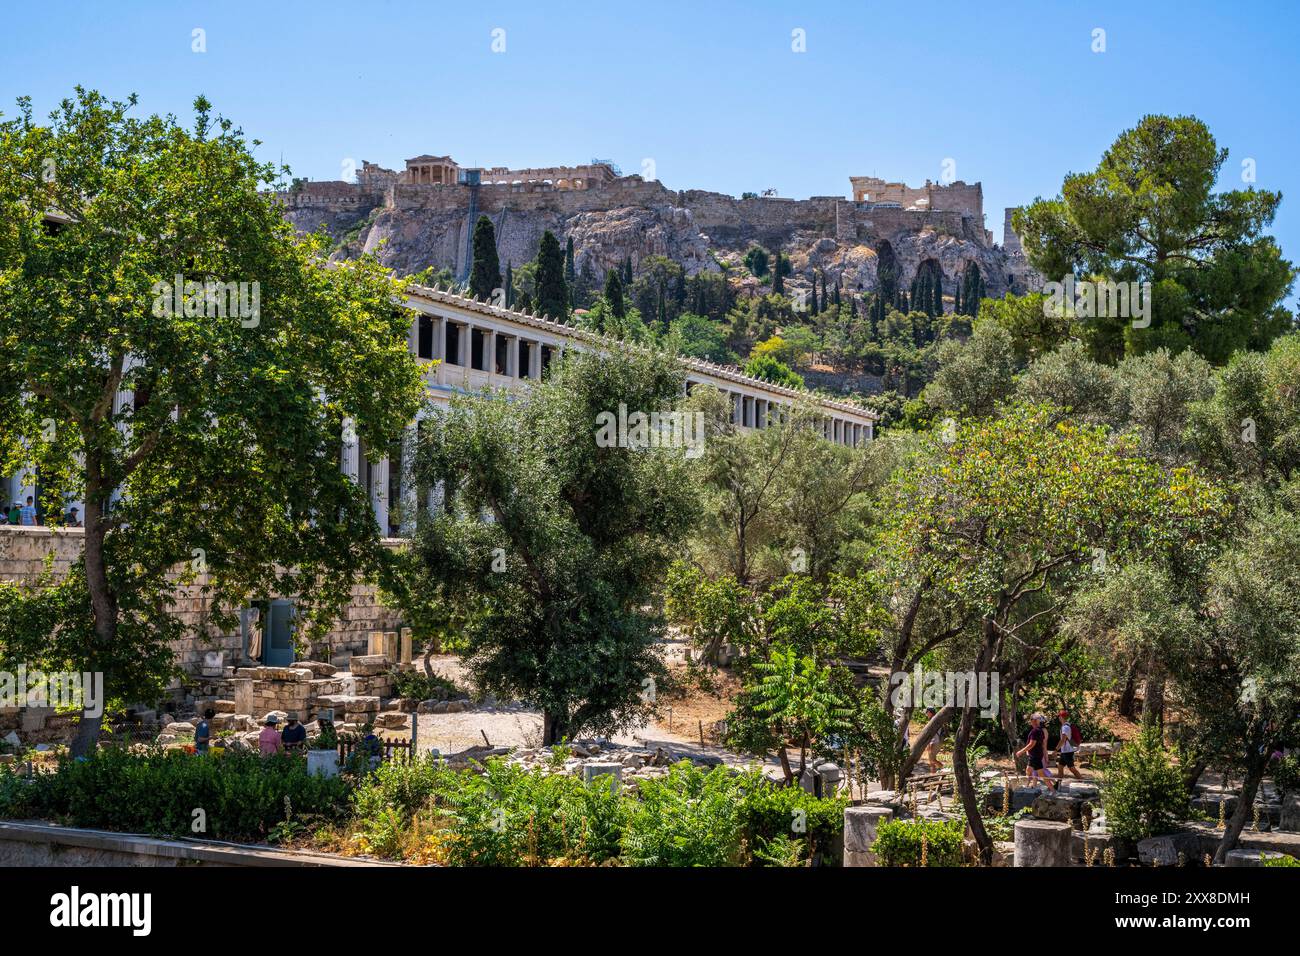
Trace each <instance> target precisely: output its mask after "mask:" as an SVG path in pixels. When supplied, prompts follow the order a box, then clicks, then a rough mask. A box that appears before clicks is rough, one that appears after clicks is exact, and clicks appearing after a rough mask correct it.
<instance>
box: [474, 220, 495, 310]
mask: <svg viewBox="0 0 1300 956" xmlns="http://www.w3.org/2000/svg"><path fill="white" fill-rule="evenodd" d="M499 288H501V260H500V259H499V258H498V257H497V231H496V229H495V228H494V227H493V225H492V220H491V219H489V218H488V217H487V216H479V217H478V222H477V223H475V225H474V264H473V265H472V266H471V267H470V272H469V294H470V296H471V298H475V299H478V300H479V301H480V302H490V301H491V300H492V295H493V293H495V292H496V290H497V289H499Z"/></svg>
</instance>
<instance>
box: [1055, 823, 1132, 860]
mask: <svg viewBox="0 0 1300 956" xmlns="http://www.w3.org/2000/svg"><path fill="white" fill-rule="evenodd" d="M1107 850H1110V851H1111V852H1112V853H1113V854H1114V856H1115V862H1116V863H1123V862H1124V861H1125V860H1128V859H1131V858H1132V856H1133V853H1134V846H1133V843H1132V841H1130V840H1125V839H1124V838H1123V837H1119V836H1116V835H1115V834H1114V833H1111V832H1110V831H1109V830H1075V831H1074V832H1073V833H1072V834H1071V835H1070V859H1072V860H1074V861H1075V862H1076V863H1082V862H1084V860H1085V859H1086V858H1087V857H1086V854H1088V853H1089V852H1091V853H1094V854H1095V861H1094V863H1093V865H1094V866H1102V865H1103V860H1104V859H1105V857H1106V851H1107Z"/></svg>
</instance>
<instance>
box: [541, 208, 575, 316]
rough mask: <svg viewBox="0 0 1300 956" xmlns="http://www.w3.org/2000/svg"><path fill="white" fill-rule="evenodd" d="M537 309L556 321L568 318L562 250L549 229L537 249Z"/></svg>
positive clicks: (567, 288) (566, 285)
mask: <svg viewBox="0 0 1300 956" xmlns="http://www.w3.org/2000/svg"><path fill="white" fill-rule="evenodd" d="M537 311H538V312H540V313H541V314H542V315H543V316H549V317H550V318H551V319H553V320H555V321H556V322H565V321H567V320H568V318H569V287H568V284H567V283H566V282H565V281H564V252H563V250H562V249H560V240H558V239H556V238H555V233H553V232H551V231H550V230H549V229H548V230H546V231H545V232H544V233H542V242H541V245H540V246H538V249H537Z"/></svg>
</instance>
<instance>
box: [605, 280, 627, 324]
mask: <svg viewBox="0 0 1300 956" xmlns="http://www.w3.org/2000/svg"><path fill="white" fill-rule="evenodd" d="M618 272H619V270H618V269H610V270H609V271H608V272H606V273H605V304H606V305H607V306H609V314H610V315H612V316H614V317H615V318H619V319H622V318H625V317H626V316H627V306H626V305H624V303H623V280H621V279H620V278H619V277H618Z"/></svg>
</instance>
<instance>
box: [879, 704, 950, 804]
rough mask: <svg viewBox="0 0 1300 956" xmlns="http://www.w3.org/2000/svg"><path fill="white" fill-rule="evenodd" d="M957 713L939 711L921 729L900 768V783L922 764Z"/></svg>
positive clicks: (946, 709)
mask: <svg viewBox="0 0 1300 956" xmlns="http://www.w3.org/2000/svg"><path fill="white" fill-rule="evenodd" d="M956 712H957V708H956V707H944V708H943V709H941V710H939V711H937V712H936V713H935V715H934V716H933V717H931V718H930V720H929V722H928V723H927V724H926V725H925V726H924V727H922V728H921V732H920V733H919V734H918V735H917V737H916V741H915V742H914V743H913V744H912V749H911V750H910V751H909V752H908V754H907V757H906V758H905V759H904V760H903V765H902V767H900V768H899V771H898V779H899V780H900V781H902V780H906V779H907V775H908V774H910V773H911V772H912V768H913V767H915V766H916V765H917V764H918V763H920V762H921V755H922V754H924V753H925V748H926V746H927V745H928V744H929V743H930V741H931V740H932V739H933V738H934V737H935V736H936V735H937V734H939V733H940V732H941V731H942V730H943V728H944V727H946V726H948V721H949V720H951V719H952V715H953V714H955V713H956ZM885 789H886V790H890V789H893V788H892V787H886V788H885Z"/></svg>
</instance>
